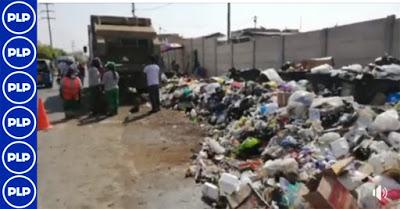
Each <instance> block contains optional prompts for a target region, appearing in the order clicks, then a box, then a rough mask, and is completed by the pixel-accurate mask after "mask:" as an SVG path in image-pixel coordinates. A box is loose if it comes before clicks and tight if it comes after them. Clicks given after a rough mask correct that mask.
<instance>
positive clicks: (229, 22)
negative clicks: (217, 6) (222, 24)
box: [226, 3, 231, 41]
mask: <svg viewBox="0 0 400 209" xmlns="http://www.w3.org/2000/svg"><path fill="white" fill-rule="evenodd" d="M227 30H228V31H227V32H226V35H227V37H228V41H230V40H231V3H228V28H227Z"/></svg>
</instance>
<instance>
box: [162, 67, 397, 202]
mask: <svg viewBox="0 0 400 209" xmlns="http://www.w3.org/2000/svg"><path fill="white" fill-rule="evenodd" d="M262 74H263V75H265V77H266V78H267V79H266V80H265V81H263V82H255V81H238V80H235V79H231V78H229V77H213V78H210V79H207V80H197V79H191V78H176V77H175V78H171V79H169V80H168V83H167V84H166V85H165V86H164V87H163V88H162V91H161V92H162V94H161V103H162V105H163V106H164V107H165V108H171V109H176V110H180V111H185V112H186V113H187V115H188V117H189V118H190V119H191V120H193V121H195V122H196V123H199V124H201V126H202V127H203V128H206V129H207V130H208V136H207V137H205V138H204V139H203V140H202V143H201V144H202V147H201V150H200V151H199V152H198V153H196V154H195V155H194V156H193V163H192V165H191V166H190V168H188V171H187V176H190V177H194V179H195V180H196V182H198V183H202V184H203V188H202V193H203V200H204V201H206V202H207V203H209V204H211V205H212V206H213V207H215V208H238V209H245V208H246V209H247V208H270V209H275V208H276V209H278V208H279V209H282V208H288V209H289V208H296V209H301V208H316V209H319V208H321V209H322V208H323V209H329V208H331V209H356V208H359V209H377V208H396V207H398V205H399V204H400V154H399V150H400V132H397V131H399V129H400V120H399V111H400V105H395V104H393V105H391V104H386V105H384V106H364V105H360V104H358V103H356V102H355V101H354V99H353V97H351V96H350V97H339V96H334V97H323V96H322V95H318V94H315V93H314V92H312V91H311V89H310V86H309V83H308V81H306V80H300V81H297V82H295V81H290V82H285V81H283V80H282V79H281V78H280V77H279V75H278V74H277V72H276V71H275V70H273V69H269V70H266V71H263V72H262Z"/></svg>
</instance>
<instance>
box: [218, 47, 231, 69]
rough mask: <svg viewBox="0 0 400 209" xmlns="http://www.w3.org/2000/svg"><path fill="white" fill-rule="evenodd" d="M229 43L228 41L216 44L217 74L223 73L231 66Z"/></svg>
mask: <svg viewBox="0 0 400 209" xmlns="http://www.w3.org/2000/svg"><path fill="white" fill-rule="evenodd" d="M231 67H232V66H231V45H230V44H228V43H225V44H221V45H218V46H217V69H218V74H219V75H223V74H225V73H227V72H228V70H229V69H230V68H231Z"/></svg>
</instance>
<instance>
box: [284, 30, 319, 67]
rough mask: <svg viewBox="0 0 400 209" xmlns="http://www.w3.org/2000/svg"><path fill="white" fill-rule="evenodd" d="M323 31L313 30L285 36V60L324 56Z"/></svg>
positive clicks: (296, 60)
mask: <svg viewBox="0 0 400 209" xmlns="http://www.w3.org/2000/svg"><path fill="white" fill-rule="evenodd" d="M324 41H325V38H324V33H323V31H312V32H307V33H299V34H295V35H288V36H285V40H284V50H285V51H284V55H285V57H284V59H285V61H295V62H298V61H301V60H303V59H308V58H314V57H322V56H324V55H323V45H324Z"/></svg>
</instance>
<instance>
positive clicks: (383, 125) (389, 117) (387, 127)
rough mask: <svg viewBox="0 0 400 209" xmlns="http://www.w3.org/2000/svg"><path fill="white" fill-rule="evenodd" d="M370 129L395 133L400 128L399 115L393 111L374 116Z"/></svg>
mask: <svg viewBox="0 0 400 209" xmlns="http://www.w3.org/2000/svg"><path fill="white" fill-rule="evenodd" d="M372 127H373V128H374V129H375V130H377V131H379V132H385V131H396V130H398V129H399V128H400V122H399V115H398V114H397V111H396V110H395V109H390V110H387V111H386V112H383V113H381V114H379V115H378V116H376V118H375V120H374V122H373V124H372Z"/></svg>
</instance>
